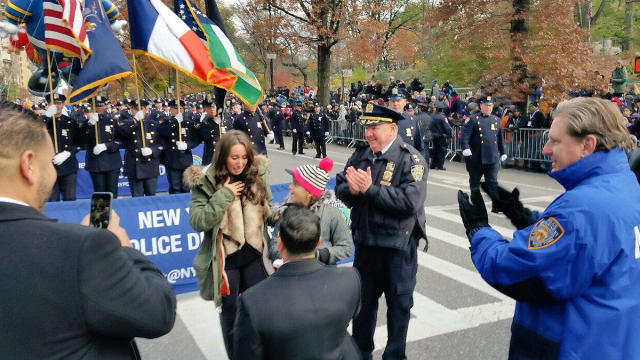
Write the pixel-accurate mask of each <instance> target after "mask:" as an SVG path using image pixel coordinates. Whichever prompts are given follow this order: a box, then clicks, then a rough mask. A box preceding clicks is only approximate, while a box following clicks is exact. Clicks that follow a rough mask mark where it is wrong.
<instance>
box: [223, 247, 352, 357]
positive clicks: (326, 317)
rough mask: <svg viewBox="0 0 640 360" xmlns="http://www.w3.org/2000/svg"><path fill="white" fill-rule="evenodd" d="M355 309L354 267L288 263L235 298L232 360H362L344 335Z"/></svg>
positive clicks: (348, 337)
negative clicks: (236, 303)
mask: <svg viewBox="0 0 640 360" xmlns="http://www.w3.org/2000/svg"><path fill="white" fill-rule="evenodd" d="M327 304H330V305H329V306H328V305H327ZM359 307H360V277H359V276H358V273H357V271H356V270H354V269H353V268H338V267H335V266H327V265H324V264H321V263H320V262H318V261H317V260H316V259H310V260H302V261H295V262H289V263H286V264H284V265H282V267H281V268H280V269H278V271H277V272H275V273H274V274H273V275H272V276H270V277H268V278H267V279H265V280H263V281H262V282H260V283H259V284H257V285H255V286H253V287H251V288H250V289H248V290H246V291H245V292H243V293H242V294H241V295H240V297H239V298H238V317H237V320H236V329H235V332H234V343H235V346H234V351H233V358H234V359H254V360H260V359H274V360H276V359H344V360H356V359H360V355H359V353H358V350H357V346H356V345H355V342H354V341H353V339H352V338H351V335H349V333H348V332H347V327H348V326H349V323H350V322H351V319H352V318H353V317H355V316H356V315H357V313H358V309H359Z"/></svg>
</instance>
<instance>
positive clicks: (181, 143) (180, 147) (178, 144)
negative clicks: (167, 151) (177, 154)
mask: <svg viewBox="0 0 640 360" xmlns="http://www.w3.org/2000/svg"><path fill="white" fill-rule="evenodd" d="M176 147H177V148H178V150H187V143H186V142H184V141H176Z"/></svg>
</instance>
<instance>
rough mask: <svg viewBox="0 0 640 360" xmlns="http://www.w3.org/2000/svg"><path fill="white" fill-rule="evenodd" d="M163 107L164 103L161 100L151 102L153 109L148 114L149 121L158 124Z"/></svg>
mask: <svg viewBox="0 0 640 360" xmlns="http://www.w3.org/2000/svg"><path fill="white" fill-rule="evenodd" d="M163 105H164V101H163V100H162V99H161V98H157V99H155V100H154V101H153V109H151V111H150V112H149V117H151V120H155V121H158V122H160V117H161V116H162V106H163Z"/></svg>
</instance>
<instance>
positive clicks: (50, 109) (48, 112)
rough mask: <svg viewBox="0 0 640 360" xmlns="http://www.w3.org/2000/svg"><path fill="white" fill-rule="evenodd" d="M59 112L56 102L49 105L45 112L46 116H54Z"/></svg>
mask: <svg viewBox="0 0 640 360" xmlns="http://www.w3.org/2000/svg"><path fill="white" fill-rule="evenodd" d="M57 113H58V108H57V107H56V105H55V104H51V105H49V106H47V110H46V111H45V112H44V116H46V117H49V118H50V117H52V116H53V115H55V114H57Z"/></svg>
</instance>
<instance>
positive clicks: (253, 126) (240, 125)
mask: <svg viewBox="0 0 640 360" xmlns="http://www.w3.org/2000/svg"><path fill="white" fill-rule="evenodd" d="M233 128H234V129H235V130H240V131H244V133H245V134H247V136H249V139H250V140H251V143H252V144H253V149H254V150H255V151H256V153H258V154H263V155H266V154H267V146H266V145H265V143H264V135H265V131H264V129H263V128H262V121H261V120H260V116H258V114H257V113H253V114H250V113H248V112H246V111H244V112H242V113H240V114H238V115H236V117H235V118H234V120H233Z"/></svg>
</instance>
